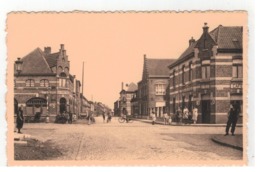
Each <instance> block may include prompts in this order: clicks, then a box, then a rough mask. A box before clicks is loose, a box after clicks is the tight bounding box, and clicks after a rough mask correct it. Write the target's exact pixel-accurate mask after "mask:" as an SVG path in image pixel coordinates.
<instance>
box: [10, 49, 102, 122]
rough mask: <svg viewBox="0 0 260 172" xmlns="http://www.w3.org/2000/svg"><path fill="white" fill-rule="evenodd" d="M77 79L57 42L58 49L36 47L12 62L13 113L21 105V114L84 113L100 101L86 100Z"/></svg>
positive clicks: (96, 105) (93, 108)
mask: <svg viewBox="0 0 260 172" xmlns="http://www.w3.org/2000/svg"><path fill="white" fill-rule="evenodd" d="M80 90H81V82H80V80H78V79H77V78H76V76H75V75H72V74H71V72H70V61H69V59H68V55H67V53H66V50H65V48H64V45H63V44H61V45H60V49H59V51H58V52H54V53H53V52H52V51H51V47H45V48H44V50H43V51H42V50H41V49H40V48H36V49H35V50H33V51H32V52H30V53H29V54H27V55H26V56H24V57H23V58H17V60H16V61H15V64H14V113H15V115H16V114H17V111H18V107H19V106H21V105H23V107H24V109H23V111H24V116H25V117H34V116H35V114H37V113H38V114H40V116H41V120H44V119H45V117H46V116H49V118H50V120H51V121H54V120H55V118H56V115H57V114H61V113H63V112H70V113H73V114H76V115H77V116H82V115H83V116H86V115H87V114H88V113H90V112H91V111H92V112H95V110H96V109H100V108H98V107H99V106H100V105H101V104H102V103H96V102H92V101H89V100H88V99H87V98H86V97H85V96H84V95H83V94H82V93H81V92H80Z"/></svg>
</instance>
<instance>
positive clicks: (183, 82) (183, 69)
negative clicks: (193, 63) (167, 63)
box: [182, 66, 185, 85]
mask: <svg viewBox="0 0 260 172" xmlns="http://www.w3.org/2000/svg"><path fill="white" fill-rule="evenodd" d="M184 74H185V66H183V67H182V84H183V85H184V84H185V76H184Z"/></svg>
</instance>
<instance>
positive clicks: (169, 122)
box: [168, 115, 173, 125]
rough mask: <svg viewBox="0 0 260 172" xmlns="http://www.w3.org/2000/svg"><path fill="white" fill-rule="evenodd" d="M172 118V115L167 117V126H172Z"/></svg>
mask: <svg viewBox="0 0 260 172" xmlns="http://www.w3.org/2000/svg"><path fill="white" fill-rule="evenodd" d="M172 118H173V115H169V119H168V124H169V125H171V124H172Z"/></svg>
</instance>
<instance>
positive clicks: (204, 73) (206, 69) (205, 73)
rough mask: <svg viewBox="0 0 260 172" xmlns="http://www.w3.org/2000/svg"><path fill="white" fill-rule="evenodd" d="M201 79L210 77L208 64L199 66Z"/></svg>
mask: <svg viewBox="0 0 260 172" xmlns="http://www.w3.org/2000/svg"><path fill="white" fill-rule="evenodd" d="M201 73H202V79H209V78H210V66H209V65H207V66H202V67H201Z"/></svg>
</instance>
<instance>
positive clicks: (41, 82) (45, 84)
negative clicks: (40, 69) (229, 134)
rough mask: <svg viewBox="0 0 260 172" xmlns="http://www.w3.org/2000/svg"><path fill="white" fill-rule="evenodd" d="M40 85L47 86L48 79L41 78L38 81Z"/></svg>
mask: <svg viewBox="0 0 260 172" xmlns="http://www.w3.org/2000/svg"><path fill="white" fill-rule="evenodd" d="M40 86H41V87H49V81H48V80H47V79H42V80H41V81H40Z"/></svg>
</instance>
